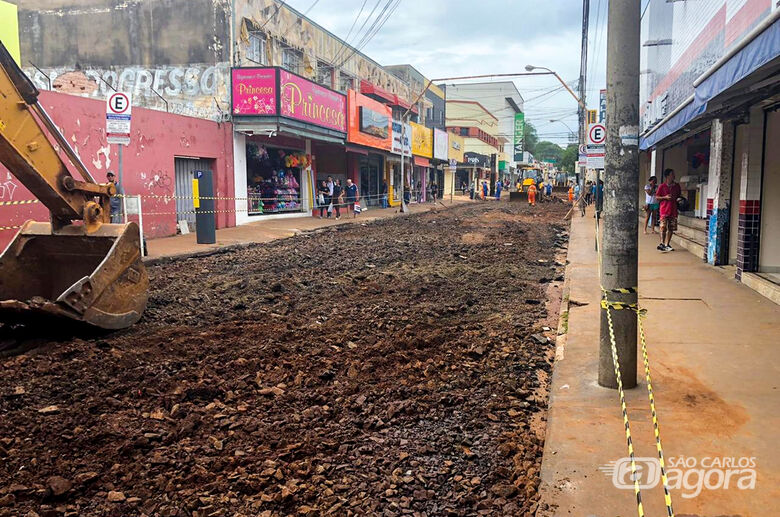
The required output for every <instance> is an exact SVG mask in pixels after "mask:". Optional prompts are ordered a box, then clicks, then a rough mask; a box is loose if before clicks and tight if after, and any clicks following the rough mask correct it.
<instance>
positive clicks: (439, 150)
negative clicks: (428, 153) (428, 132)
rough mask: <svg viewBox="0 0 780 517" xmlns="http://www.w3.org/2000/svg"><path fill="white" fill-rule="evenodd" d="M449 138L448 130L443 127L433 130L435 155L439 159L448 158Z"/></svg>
mask: <svg viewBox="0 0 780 517" xmlns="http://www.w3.org/2000/svg"><path fill="white" fill-rule="evenodd" d="M448 144H449V140H448V138H447V132H446V131H442V130H441V129H434V130H433V157H434V158H436V159H437V160H446V159H447V153H448V151H447V146H448Z"/></svg>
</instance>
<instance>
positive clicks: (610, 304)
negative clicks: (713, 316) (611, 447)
mask: <svg viewBox="0 0 780 517" xmlns="http://www.w3.org/2000/svg"><path fill="white" fill-rule="evenodd" d="M596 253H597V254H598V265H599V278H601V268H602V260H601V243H600V234H599V221H598V218H596ZM637 292H638V291H637V288H636V287H627V288H614V289H606V288H604V286H601V298H602V299H601V308H602V309H604V310H605V311H607V323H608V324H609V341H610V348H611V352H612V364H613V366H614V369H615V379H616V380H617V385H618V393H619V396H620V407H621V411H622V413H623V426H624V427H625V430H626V443H627V444H628V456H629V458H630V460H631V478H632V479H633V481H634V493H635V495H636V505H637V513H638V515H639V517H644V515H645V510H644V506H643V505H642V494H641V492H640V490H639V476H638V475H637V469H636V461H635V458H634V444H633V441H632V439H631V428H630V426H629V422H628V411H627V410H626V398H625V393H624V391H623V380H622V377H621V374H620V363H619V359H618V353H617V342H616V340H615V328H614V326H613V323H612V311H611V310H610V309H614V310H631V311H634V312H636V315H637V325H638V327H639V336H640V340H641V344H642V362H643V363H644V367H645V380H646V381H647V396H648V398H649V400H650V414H651V416H652V420H653V434H654V435H655V446H656V450H657V451H658V460H659V464H660V467H661V481H662V483H663V487H664V502H665V503H666V513H667V516H668V517H674V509H673V508H672V496H671V494H670V492H669V479H668V477H667V475H666V462H665V460H664V451H663V447H662V446H661V431H660V429H659V425H658V413H657V412H656V409H655V396H654V394H653V383H652V381H651V380H650V360H649V359H648V354H647V340H646V338H645V330H644V326H643V325H642V319H643V318H644V317H645V316H646V314H647V310H646V309H642V308H640V307H639V304H637V303H626V302H616V301H610V300H609V299H608V298H607V293H617V294H634V293H637Z"/></svg>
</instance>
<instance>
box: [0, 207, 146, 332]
mask: <svg viewBox="0 0 780 517" xmlns="http://www.w3.org/2000/svg"><path fill="white" fill-rule="evenodd" d="M148 288H149V277H148V275H147V273H146V269H145V268H144V265H143V263H142V262H141V253H140V237H139V232H138V226H137V225H136V224H135V223H132V222H131V223H127V224H103V225H101V226H100V228H99V229H98V230H97V231H95V232H92V233H89V234H88V233H87V230H86V227H85V226H83V225H69V226H66V227H65V228H61V229H57V230H56V232H55V231H53V228H52V225H51V223H41V222H34V221H28V222H26V223H25V224H24V226H22V229H21V230H20V231H19V233H18V234H17V235H16V238H14V240H13V241H11V243H10V244H9V245H8V247H7V248H6V249H5V251H4V252H3V254H2V255H0V320H2V321H10V322H19V321H29V322H33V323H35V322H39V321H40V320H41V318H44V319H46V318H47V317H54V318H65V319H70V320H73V321H76V322H81V323H87V324H89V325H92V326H95V327H100V328H103V329H120V328H124V327H128V326H130V325H132V324H133V323H135V322H136V321H138V320H139V319H140V318H141V314H142V313H143V311H144V308H145V307H146V300H147V296H148V294H147V292H148Z"/></svg>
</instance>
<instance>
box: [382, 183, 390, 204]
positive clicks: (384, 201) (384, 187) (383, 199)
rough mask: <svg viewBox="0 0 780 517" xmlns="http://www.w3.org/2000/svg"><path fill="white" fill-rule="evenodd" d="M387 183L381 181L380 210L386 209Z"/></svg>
mask: <svg viewBox="0 0 780 517" xmlns="http://www.w3.org/2000/svg"><path fill="white" fill-rule="evenodd" d="M388 206H389V205H388V203H387V181H382V208H387V207H388Z"/></svg>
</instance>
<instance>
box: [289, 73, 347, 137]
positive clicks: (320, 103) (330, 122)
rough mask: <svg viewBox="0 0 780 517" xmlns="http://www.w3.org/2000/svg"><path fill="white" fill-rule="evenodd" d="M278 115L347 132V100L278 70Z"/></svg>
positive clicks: (338, 94) (340, 95)
mask: <svg viewBox="0 0 780 517" xmlns="http://www.w3.org/2000/svg"><path fill="white" fill-rule="evenodd" d="M279 74H280V76H279V89H280V90H281V91H280V102H279V110H280V113H279V114H280V115H281V116H283V117H289V118H293V119H296V120H300V121H301V122H307V123H309V124H314V125H317V126H321V127H324V128H327V129H333V130H335V131H341V132H342V133H346V132H347V97H346V96H345V95H342V94H340V93H338V92H334V91H333V90H329V89H328V88H325V87H322V86H320V85H318V84H316V83H313V82H311V81H309V80H307V79H304V78H302V77H298V76H297V75H294V74H291V73H289V72H287V71H285V70H279Z"/></svg>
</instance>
